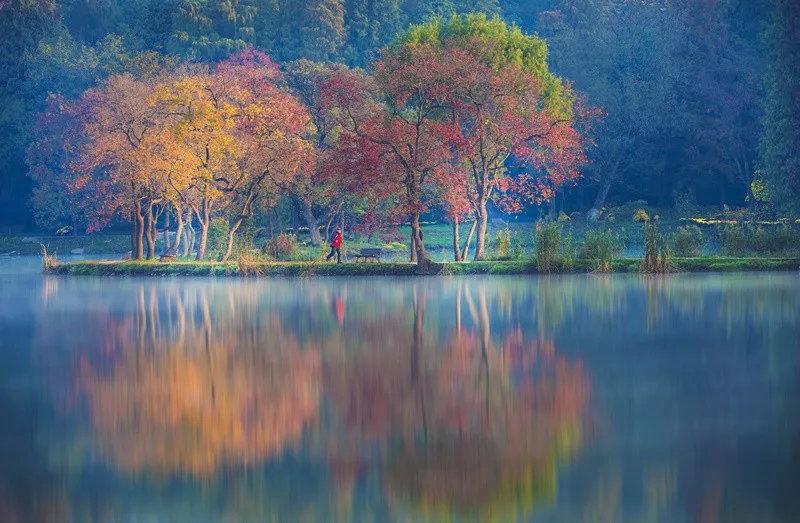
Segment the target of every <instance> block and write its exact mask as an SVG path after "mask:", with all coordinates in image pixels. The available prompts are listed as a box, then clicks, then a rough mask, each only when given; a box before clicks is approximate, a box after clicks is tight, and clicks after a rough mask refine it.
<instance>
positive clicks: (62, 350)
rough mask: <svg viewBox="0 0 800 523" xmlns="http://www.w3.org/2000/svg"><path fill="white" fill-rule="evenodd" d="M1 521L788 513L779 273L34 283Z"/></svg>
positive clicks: (794, 378) (794, 336)
mask: <svg viewBox="0 0 800 523" xmlns="http://www.w3.org/2000/svg"><path fill="white" fill-rule="evenodd" d="M0 295H1V296H2V299H1V300H0V415H1V417H0V423H2V425H3V427H2V429H0V520H1V521H4V522H12V521H20V522H27V521H220V520H223V521H296V520H304V521H350V520H355V521H426V520H450V519H457V520H476V519H477V520H495V521H515V520H518V521H548V522H549V521H569V522H572V521H679V522H680V521H698V522H706V521H709V522H710V521H723V522H737V521H758V522H761V521H765V522H766V521H785V522H797V521H800V408H798V407H799V406H800V400H799V399H798V397H800V396H799V395H800V276H799V275H798V274H796V273H784V274H737V275H674V276H671V277H669V278H641V277H639V276H638V275H630V276H624V275H615V276H613V277H603V276H591V275H578V276H566V277H493V278H479V277H477V278H476V277H473V278H430V279H394V280H393V279H378V278H371V279H334V278H329V279H305V280H281V279H269V280H266V279H265V280H258V281H255V280H243V279H216V280H215V279H148V278H135V279H134V278H131V279H93V278H70V277H44V276H42V275H41V274H39V272H38V267H37V266H36V262H35V261H34V260H25V259H11V260H9V259H6V260H2V261H0Z"/></svg>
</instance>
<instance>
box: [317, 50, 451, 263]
mask: <svg viewBox="0 0 800 523" xmlns="http://www.w3.org/2000/svg"><path fill="white" fill-rule="evenodd" d="M425 58H426V57H420V60H418V61H412V62H405V61H403V60H398V59H397V58H396V57H395V56H394V55H389V56H388V57H387V59H385V60H382V61H379V62H377V63H376V64H375V74H374V76H372V77H368V76H366V75H364V74H363V73H359V72H355V71H352V72H344V73H337V74H335V75H333V76H332V77H331V79H330V80H329V81H328V83H327V84H326V86H325V88H324V90H323V94H324V98H325V103H326V107H327V108H328V109H329V110H331V111H332V112H333V114H335V115H336V117H337V123H338V124H339V125H340V126H341V132H340V135H339V140H338V143H337V149H336V156H337V157H338V160H339V162H338V163H339V165H340V166H342V168H341V169H340V172H341V173H342V174H348V173H349V176H351V177H352V178H354V179H355V180H356V185H358V186H361V187H370V188H371V190H372V191H373V194H376V193H377V194H382V195H384V196H388V195H394V196H395V197H396V198H397V213H398V215H400V216H405V217H408V218H410V221H411V244H412V252H416V256H417V260H418V262H419V263H421V264H425V263H428V262H429V260H428V257H427V253H426V251H425V245H424V243H423V241H422V234H421V232H420V216H421V215H422V213H424V212H425V211H427V210H428V208H429V207H430V205H431V204H432V203H433V202H435V198H434V197H433V195H434V194H435V192H434V191H432V190H428V188H429V186H431V184H432V182H433V178H434V173H435V172H436V171H437V170H438V169H441V168H443V167H444V166H446V165H447V164H448V161H449V148H448V143H449V140H450V135H451V134H452V130H451V129H450V126H448V124H447V123H446V122H443V121H442V120H441V118H440V115H441V111H442V110H443V105H442V99H443V93H442V91H443V89H446V87H445V86H446V85H447V80H448V78H446V77H444V76H442V75H441V72H440V71H433V72H434V73H435V74H431V72H432V71H431V70H430V69H429V67H428V65H429V63H428V60H426V59H425ZM436 73H438V74H436Z"/></svg>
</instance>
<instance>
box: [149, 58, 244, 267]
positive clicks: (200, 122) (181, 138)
mask: <svg viewBox="0 0 800 523" xmlns="http://www.w3.org/2000/svg"><path fill="white" fill-rule="evenodd" d="M225 88H226V87H225V86H224V84H223V83H221V82H220V81H219V79H218V78H215V77H214V76H213V75H212V74H211V73H209V72H207V71H194V72H190V71H185V72H183V73H182V74H180V75H178V76H177V77H176V78H174V79H173V80H171V81H170V82H169V83H167V84H165V85H162V86H160V87H159V88H158V89H157V90H156V92H155V93H154V95H153V98H154V100H155V105H156V106H157V107H158V111H159V113H160V114H163V115H165V116H166V117H168V118H169V123H168V125H169V129H170V132H171V134H172V136H173V138H174V142H175V144H176V145H177V146H178V147H181V148H183V149H185V151H188V154H190V155H191V156H192V157H193V158H194V159H195V162H194V169H193V171H192V172H191V173H190V174H189V179H190V183H189V184H188V185H187V186H186V187H185V188H184V190H182V191H179V192H180V194H181V200H182V201H183V202H184V204H185V205H186V206H188V207H189V208H191V209H192V213H193V214H194V217H195V218H196V220H197V223H198V225H199V227H200V238H199V242H198V245H197V259H198V260H202V259H203V258H205V255H206V246H207V244H208V227H209V225H210V224H211V219H212V218H213V216H214V213H215V212H217V211H219V210H220V208H221V207H223V206H224V204H225V196H226V192H225V191H224V190H223V189H224V188H227V187H229V186H230V185H229V184H230V183H231V182H230V180H232V179H238V172H239V166H238V164H237V159H238V158H237V154H238V149H237V147H236V142H235V139H234V136H233V129H234V126H235V115H236V112H237V107H236V106H235V105H234V104H233V103H231V100H230V99H229V98H227V97H225V96H222V91H223V90H224V89H225Z"/></svg>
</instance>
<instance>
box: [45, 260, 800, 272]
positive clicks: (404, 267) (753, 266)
mask: <svg viewBox="0 0 800 523" xmlns="http://www.w3.org/2000/svg"><path fill="white" fill-rule="evenodd" d="M640 263H641V260H639V259H632V258H626V259H617V260H614V261H613V262H612V263H611V271H612V272H615V273H626V272H628V273H630V272H637V271H638V270H639V264H640ZM596 266H597V262H596V261H594V260H575V261H573V262H570V263H569V264H567V265H562V266H559V267H556V268H555V269H554V270H552V271H551V273H586V272H592V271H593V270H594V268H595V267H596ZM672 269H673V271H674V272H736V271H796V270H800V258H726V257H716V256H715V257H700V258H673V259H672ZM46 272H48V273H51V274H68V275H81V276H417V275H432V274H440V275H451V274H452V275H462V274H498V275H502V274H538V273H539V272H540V271H539V270H538V269H537V266H536V262H535V261H531V260H514V261H482V262H464V263H442V264H438V263H436V264H432V265H430V266H427V267H419V266H417V265H415V264H411V263H341V264H336V263H322V262H263V263H257V264H249V265H248V266H246V267H240V265H239V264H238V263H237V262H228V263H221V262H197V261H170V262H159V261H129V260H125V261H81V262H70V263H58V264H56V265H55V266H53V267H50V268H48V269H46Z"/></svg>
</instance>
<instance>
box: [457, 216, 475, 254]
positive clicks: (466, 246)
mask: <svg viewBox="0 0 800 523" xmlns="http://www.w3.org/2000/svg"><path fill="white" fill-rule="evenodd" d="M477 228H478V220H472V225H470V227H469V233H468V234H467V240H466V241H465V242H464V248H463V249H461V259H460V260H458V261H462V262H463V261H466V260H467V256H469V244H470V243H472V237H473V236H474V235H475V229H477Z"/></svg>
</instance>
